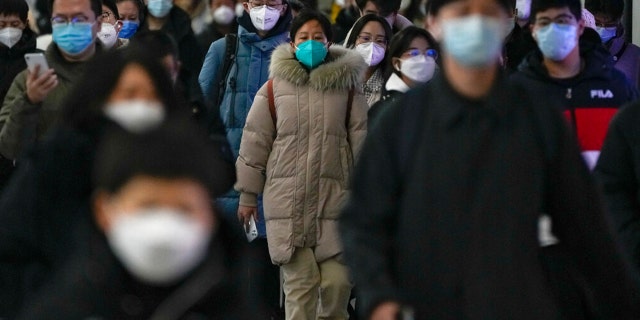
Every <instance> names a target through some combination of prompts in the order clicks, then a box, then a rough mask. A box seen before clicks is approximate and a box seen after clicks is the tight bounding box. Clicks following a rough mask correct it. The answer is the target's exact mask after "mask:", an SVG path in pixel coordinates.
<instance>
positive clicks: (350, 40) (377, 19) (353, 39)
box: [344, 14, 393, 48]
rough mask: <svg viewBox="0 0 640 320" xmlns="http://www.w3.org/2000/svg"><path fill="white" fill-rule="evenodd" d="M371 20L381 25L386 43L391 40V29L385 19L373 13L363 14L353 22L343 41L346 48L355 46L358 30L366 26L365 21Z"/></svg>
mask: <svg viewBox="0 0 640 320" xmlns="http://www.w3.org/2000/svg"><path fill="white" fill-rule="evenodd" d="M371 21H375V22H378V23H380V24H381V25H382V28H383V29H384V33H385V40H387V43H389V42H390V41H391V37H393V30H391V27H390V26H389V23H388V22H387V20H385V19H384V18H382V17H380V16H378V15H375V14H365V15H364V16H362V17H360V19H358V20H357V21H356V23H354V24H353V27H352V28H351V31H350V32H349V37H348V38H347V40H346V41H345V42H344V46H345V47H347V48H353V47H355V45H356V40H357V39H358V35H360V31H362V29H363V28H364V26H366V25H367V23H369V22H371Z"/></svg>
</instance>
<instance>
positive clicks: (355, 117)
mask: <svg viewBox="0 0 640 320" xmlns="http://www.w3.org/2000/svg"><path fill="white" fill-rule="evenodd" d="M368 111H369V105H368V104H367V100H366V99H365V98H364V95H363V94H362V92H356V93H355V95H354V97H353V105H352V106H351V116H350V118H349V127H348V128H347V129H348V130H349V144H350V145H351V153H352V154H353V157H354V163H355V162H356V161H357V160H358V157H359V155H360V150H361V149H362V144H363V143H364V139H365V138H366V136H367V112H368Z"/></svg>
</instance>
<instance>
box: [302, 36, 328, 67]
mask: <svg viewBox="0 0 640 320" xmlns="http://www.w3.org/2000/svg"><path fill="white" fill-rule="evenodd" d="M326 56H327V46H326V45H325V44H324V43H322V42H318V41H315V40H307V41H305V42H303V43H301V44H300V45H299V46H296V58H297V59H298V61H300V63H302V64H303V65H305V66H306V67H307V68H309V69H313V68H315V67H317V66H318V65H320V64H321V63H322V61H324V58H325V57H326Z"/></svg>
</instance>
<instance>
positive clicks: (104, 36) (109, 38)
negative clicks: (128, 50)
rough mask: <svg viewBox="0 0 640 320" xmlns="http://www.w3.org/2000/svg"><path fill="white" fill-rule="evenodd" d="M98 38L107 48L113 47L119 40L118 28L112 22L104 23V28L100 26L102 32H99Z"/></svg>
mask: <svg viewBox="0 0 640 320" xmlns="http://www.w3.org/2000/svg"><path fill="white" fill-rule="evenodd" d="M98 39H99V40H100V42H102V44H104V46H105V48H107V49H111V48H113V46H114V45H115V44H116V41H118V33H117V32H116V28H115V27H114V26H113V25H112V24H111V23H106V22H103V23H102V28H100V32H98Z"/></svg>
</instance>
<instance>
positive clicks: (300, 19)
mask: <svg viewBox="0 0 640 320" xmlns="http://www.w3.org/2000/svg"><path fill="white" fill-rule="evenodd" d="M312 20H316V21H318V22H319V23H320V27H322V32H324V35H325V36H326V37H327V41H329V42H331V41H332V40H333V31H332V30H331V22H330V21H329V19H327V17H326V16H325V15H324V14H322V13H321V12H319V11H316V10H312V9H302V11H300V12H299V13H298V15H297V16H296V17H295V18H293V21H292V22H291V31H290V32H289V34H290V35H291V41H294V40H295V38H296V33H297V32H298V30H300V28H301V27H302V26H303V25H304V24H305V23H307V22H309V21H312Z"/></svg>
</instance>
